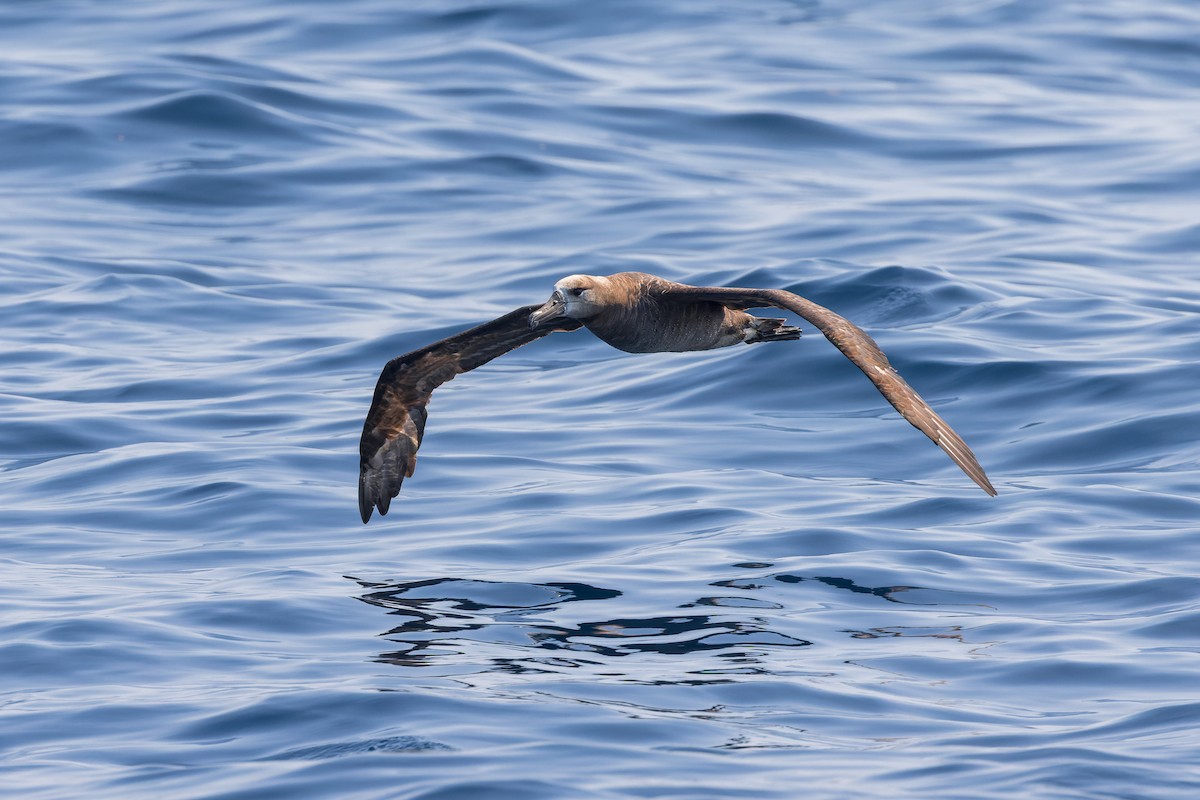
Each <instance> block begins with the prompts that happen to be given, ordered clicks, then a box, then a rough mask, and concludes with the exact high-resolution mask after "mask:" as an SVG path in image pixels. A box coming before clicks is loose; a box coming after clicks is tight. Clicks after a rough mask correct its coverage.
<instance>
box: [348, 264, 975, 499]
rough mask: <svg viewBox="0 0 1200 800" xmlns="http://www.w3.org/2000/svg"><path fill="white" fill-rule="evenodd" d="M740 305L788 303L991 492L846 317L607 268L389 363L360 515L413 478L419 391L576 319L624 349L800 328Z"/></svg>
mask: <svg viewBox="0 0 1200 800" xmlns="http://www.w3.org/2000/svg"><path fill="white" fill-rule="evenodd" d="M750 308H778V309H782V310H785V311H790V312H792V313H793V314H796V315H797V316H799V317H801V318H802V319H805V320H807V321H808V322H810V323H811V324H812V325H814V326H816V328H817V329H818V330H820V331H821V333H823V334H825V337H826V338H827V339H829V341H830V342H832V343H833V345H834V346H835V347H837V349H839V350H841V351H842V353H843V354H844V355H845V356H846V358H848V359H850V360H851V361H852V362H854V365H855V366H857V367H858V368H859V369H861V370H862V371H863V373H864V374H866V376H867V377H868V378H870V379H871V382H872V383H874V384H875V387H876V388H877V389H879V391H880V393H881V394H882V395H883V396H884V397H885V398H886V399H887V401H888V402H889V403H891V404H892V405H893V406H894V407H895V408H896V410H897V411H899V412H900V415H901V416H902V417H904V418H905V419H906V420H908V421H909V422H910V423H912V424H913V425H914V426H915V427H916V428H917V429H918V430H920V431H921V432H922V433H924V434H925V435H926V436H928V437H929V438H930V439H932V440H933V441H934V442H935V443H936V444H937V446H938V447H940V448H942V450H944V451H945V452H946V455H948V456H950V458H951V459H952V460H953V461H954V463H955V464H958V466H959V467H961V468H962V470H963V472H965V473H967V475H968V476H970V478H971V480H973V481H975V483H977V484H978V485H979V487H980V488H981V489H983V490H984V491H985V492H987V493H988V494H989V495H993V496H994V495H995V494H996V490H995V489H994V488H993V487H992V484H991V482H990V481H989V480H988V478H987V475H985V474H984V471H983V468H982V467H981V466H979V461H978V460H976V458H975V454H974V453H972V452H971V448H969V447H967V444H966V442H964V441H963V440H962V438H961V437H960V436H959V435H958V434H957V433H955V432H954V430H953V429H952V428H951V427H950V426H949V425H948V424H947V423H946V421H945V420H943V419H942V418H941V417H940V416H938V415H937V414H936V413H935V412H934V410H933V409H932V408H930V407H929V404H928V403H926V402H925V401H924V400H922V399H921V396H920V395H919V394H917V393H916V391H915V390H914V389H913V388H912V387H911V386H909V385H908V383H907V382H906V381H905V380H904V378H902V377H900V373H898V372H896V369H895V368H894V367H893V366H892V365H891V364H890V363H889V362H888V359H887V356H885V355H884V354H883V351H882V350H880V349H879V345H877V344H876V343H875V340H874V339H872V338H871V337H870V336H869V335H867V333H866V331H864V330H863V329H862V328H860V327H858V326H857V325H855V324H854V323H853V322H850V321H849V320H847V319H845V318H844V317H841V316H839V315H837V314H835V313H834V312H832V311H830V310H829V309H827V308H825V307H824V306H819V305H817V304H816V303H814V302H812V301H811V300H806V299H805V298H803V297H801V296H799V295H797V294H793V293H792V292H788V291H785V290H783V289H729V288H722V287H708V286H688V285H686V284H682V283H675V282H674V281H668V280H664V279H663V278H657V277H655V276H653V275H647V274H645V273H643V272H619V273H617V274H615V275H609V276H607V277H604V276H599V275H571V276H568V277H566V278H563V279H562V280H560V281H559V282H558V283H556V284H554V293H553V294H552V295H551V296H550V299H549V300H548V301H547V302H546V303H545V304H543V305H541V306H536V305H533V306H524V307H522V308H518V309H516V310H514V311H510V312H508V313H507V314H505V315H504V316H502V317H499V318H498V319H494V320H492V321H491V322H485V323H484V324H482V325H480V326H478V327H475V328H471V329H470V330H467V331H463V332H462V333H459V334H455V335H454V336H451V337H449V338H447V339H443V340H441V341H440V342H434V343H433V344H431V345H428V346H426V347H422V348H420V349H419V350H413V351H412V352H411V353H406V354H405V355H402V356H398V357H396V358H394V359H392V360H391V361H389V362H388V363H387V365H386V366H385V367H384V368H383V373H382V374H381V375H380V376H379V382H378V383H377V384H376V386H375V397H374V399H373V400H372V402H371V410H370V411H369V412H367V419H366V422H364V423H363V433H362V440H361V442H360V443H359V456H360V463H359V476H358V508H359V511H360V512H361V514H362V521H363V522H364V523H365V522H367V521H368V520H370V519H371V512H372V511H373V510H374V509H376V508H378V509H379V513H380V514H386V513H387V512H388V506H389V505H390V504H391V501H392V498H393V497H395V496H396V495H397V494H399V493H400V484H402V483H403V482H404V479H405V478H409V477H412V474H413V468H414V467H415V466H416V460H417V448H419V447H420V446H421V438H422V436H423V435H424V433H425V419H426V411H425V409H426V406H427V405H428V404H429V397H430V395H431V394H432V393H433V390H434V389H436V388H437V387H439V386H441V385H442V384H443V383H445V382H446V381H448V380H451V379H452V378H454V376H456V375H461V374H462V373H464V372H469V371H470V370H473V369H475V368H476V367H479V366H482V365H483V364H486V363H487V362H489V361H491V360H492V359H493V358H496V357H497V356H502V355H504V354H505V353H507V352H509V351H510V350H515V349H516V348H518V347H520V346H522V345H525V344H529V343H530V342H532V341H534V340H536V339H540V338H542V337H543V336H546V335H548V334H551V333H554V332H556V331H573V330H577V329H578V328H580V327H586V328H587V329H588V330H590V331H591V332H592V333H594V334H595V335H596V336H598V337H599V338H600V339H602V340H603V341H605V342H607V343H608V344H610V345H612V346H613V347H615V348H617V349H619V350H624V351H626V352H628V353H662V352H684V351H690V350H712V349H715V348H718V347H728V346H729V345H734V344H755V343H757V342H782V341H788V340H792V339H799V338H800V329H799V328H796V327H793V326H790V325H787V324H785V323H786V322H787V320H784V319H770V318H762V317H755V316H752V315H750V314H747V313H746V309H750Z"/></svg>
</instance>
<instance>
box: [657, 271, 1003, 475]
mask: <svg viewBox="0 0 1200 800" xmlns="http://www.w3.org/2000/svg"><path fill="white" fill-rule="evenodd" d="M663 294H664V295H666V296H668V297H670V298H672V299H678V300H688V301H697V302H700V301H710V302H717V303H721V304H722V305H725V306H727V307H729V308H736V309H743V310H744V309H748V308H765V307H772V308H782V309H784V310H786V311H791V312H792V313H793V314H796V315H798V316H800V317H803V318H804V319H806V320H808V321H809V322H811V323H812V324H813V325H815V326H816V327H817V328H818V329H819V330H820V331H821V333H823V334H825V337H826V338H827V339H829V341H831V342H833V344H834V346H835V347H837V349H838V350H841V351H842V353H843V354H844V355H845V356H846V358H848V359H850V360H851V361H853V362H854V364H855V366H857V367H858V368H859V369H861V370H862V371H863V372H864V373H865V374H866V376H867V377H868V378H870V379H871V382H872V383H874V384H875V387H876V388H877V389H879V391H880V393H881V394H882V395H883V396H884V397H885V398H887V401H888V402H889V403H891V404H892V405H893V406H895V408H896V410H897V411H899V412H900V415H901V416H902V417H904V418H905V419H906V420H908V421H909V422H911V423H912V424H913V426H915V427H916V428H917V429H918V430H920V431H921V432H922V433H924V434H925V435H926V436H928V437H929V438H930V439H932V440H933V441H934V442H935V443H936V444H937V446H938V447H940V448H942V450H944V451H945V452H946V455H948V456H950V458H951V459H953V461H954V463H955V464H958V466H959V467H961V468H962V471H963V472H965V473H967V475H968V476H970V478H971V480H973V481H975V483H977V484H979V488H981V489H983V490H984V491H985V492H987V493H988V494H990V495H993V496H994V495H995V494H996V490H995V488H994V487H993V486H992V483H991V481H989V480H988V477H987V475H986V474H984V471H983V467H981V466H980V465H979V461H978V460H977V459H976V458H975V454H974V453H972V452H971V448H970V447H967V443H966V442H964V441H963V440H962V437H960V436H959V435H958V434H957V433H955V432H954V429H953V428H951V427H950V426H949V425H948V424H947V423H946V421H945V420H944V419H942V418H941V417H939V416H938V415H937V413H936V412H935V411H934V410H933V409H932V408H930V407H929V404H928V403H926V402H925V401H924V400H923V399H922V398H921V395H919V394H917V392H916V390H914V389H913V388H912V387H911V386H909V385H908V382H907V381H905V380H904V378H902V377H900V373H898V372H896V368H895V367H893V366H892V365H891V364H890V363H889V362H888V359H887V356H885V355H884V354H883V351H882V350H880V349H879V345H877V344H876V343H875V340H874V339H872V338H871V337H870V336H869V335H868V334H867V332H866V331H864V330H863V329H862V328H860V327H858V326H857V325H855V324H854V323H853V322H851V321H850V320H848V319H846V318H845V317H842V316H840V315H838V314H835V313H833V312H832V311H830V310H829V309H828V308H825V307H824V306H820V305H817V304H816V303H814V302H812V301H811V300H806V299H805V298H803V297H801V296H800V295H797V294H793V293H792V292H788V291H784V290H783V289H724V288H718V287H712V288H710V287H701V286H684V285H682V284H676V285H674V286H671V287H670V288H668V289H666V290H664V292H663Z"/></svg>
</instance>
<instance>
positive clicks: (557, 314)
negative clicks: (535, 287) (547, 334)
mask: <svg viewBox="0 0 1200 800" xmlns="http://www.w3.org/2000/svg"><path fill="white" fill-rule="evenodd" d="M566 310H567V303H566V301H565V300H563V296H562V295H561V294H560V293H558V292H555V293H554V294H552V295H550V299H549V300H547V301H546V305H544V306H542V307H541V308H539V309H538V310H536V311H534V312H533V313H532V314H530V315H529V327H530V328H540V327H541V326H543V325H545V324H546V323H547V322H553V321H554V320H556V319H560V318H561V317H562V316H563V312H564V311H566Z"/></svg>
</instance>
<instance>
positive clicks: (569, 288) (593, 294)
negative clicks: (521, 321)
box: [529, 275, 608, 328]
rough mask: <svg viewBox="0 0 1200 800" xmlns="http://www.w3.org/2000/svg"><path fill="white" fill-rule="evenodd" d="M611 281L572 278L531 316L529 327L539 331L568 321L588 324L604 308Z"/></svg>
mask: <svg viewBox="0 0 1200 800" xmlns="http://www.w3.org/2000/svg"><path fill="white" fill-rule="evenodd" d="M607 284H608V278H602V277H600V276H599V275H568V276H567V277H565V278H563V279H562V280H560V281H559V282H558V283H556V284H554V294H552V295H550V299H549V300H547V301H546V304H545V305H543V306H542V307H541V308H539V309H537V310H536V311H534V312H533V313H532V314H530V315H529V327H531V328H537V327H540V326H542V325H545V324H546V323H548V322H553V321H554V320H557V319H562V318H564V317H566V318H567V319H577V320H585V319H587V318H588V317H594V316H596V315H597V314H599V313H600V311H601V310H603V308H604V291H605V288H606V287H607Z"/></svg>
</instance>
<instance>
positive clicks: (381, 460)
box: [358, 306, 580, 523]
mask: <svg viewBox="0 0 1200 800" xmlns="http://www.w3.org/2000/svg"><path fill="white" fill-rule="evenodd" d="M536 308H538V306H525V307H523V308H518V309H516V310H515V311H510V312H509V313H507V314H505V315H504V316H502V317H500V318H498V319H494V320H492V321H491V322H486V323H484V324H483V325H480V326H478V327H475V328H471V329H470V330H468V331H463V332H462V333H458V334H455V335H454V336H451V337H450V338H448V339H443V340H441V341H440V342H435V343H433V344H431V345H428V346H427V347H422V348H421V349H420V350H413V351H412V352H411V353H406V354H404V355H402V356H398V357H396V358H393V359H392V360H391V361H389V362H388V363H387V366H385V367H384V368H383V372H382V373H381V374H380V376H379V382H378V383H377V384H375V399H374V400H372V401H371V410H370V411H368V412H367V419H366V422H364V423H363V432H362V440H361V441H360V442H359V447H358V451H359V471H358V510H359V512H360V513H361V514H362V521H363V522H364V523H365V522H367V521H368V520H370V519H371V512H372V510H373V509H375V508H378V509H379V513H380V514H386V513H387V512H388V506H389V505H391V502H392V498H393V497H395V496H396V495H397V494H399V493H400V484H401V483H403V482H404V479H405V478H408V477H411V476H412V474H413V468H414V467H415V466H416V463H417V448H418V447H420V446H421V437H422V436H423V435H424V433H425V417H426V414H425V407H426V405H428V404H429V396H430V395H431V394H432V393H433V390H434V389H436V388H437V387H439V386H441V385H442V384H443V383H445V382H446V381H448V380H450V379H451V378H453V377H454V376H455V375H460V374H462V373H464V372H468V371H470V370H473V369H475V368H476V367H478V366H481V365H483V364H486V363H487V362H489V361H491V360H492V359H493V358H496V357H497V356H502V355H504V354H505V353H507V352H509V351H510V350H515V349H516V348H518V347H520V346H521V345H523V344H529V343H530V342H532V341H534V340H536V339H540V338H542V337H543V336H545V335H547V334H549V333H553V332H554V331H564V330H574V329H576V328H578V327H579V325H580V323H579V322H577V321H575V320H571V319H562V320H558V321H557V322H556V323H551V324H548V325H543V326H540V327H538V328H537V329H531V328H530V327H529V315H530V313H531V312H533V311H534V309H536Z"/></svg>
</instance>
